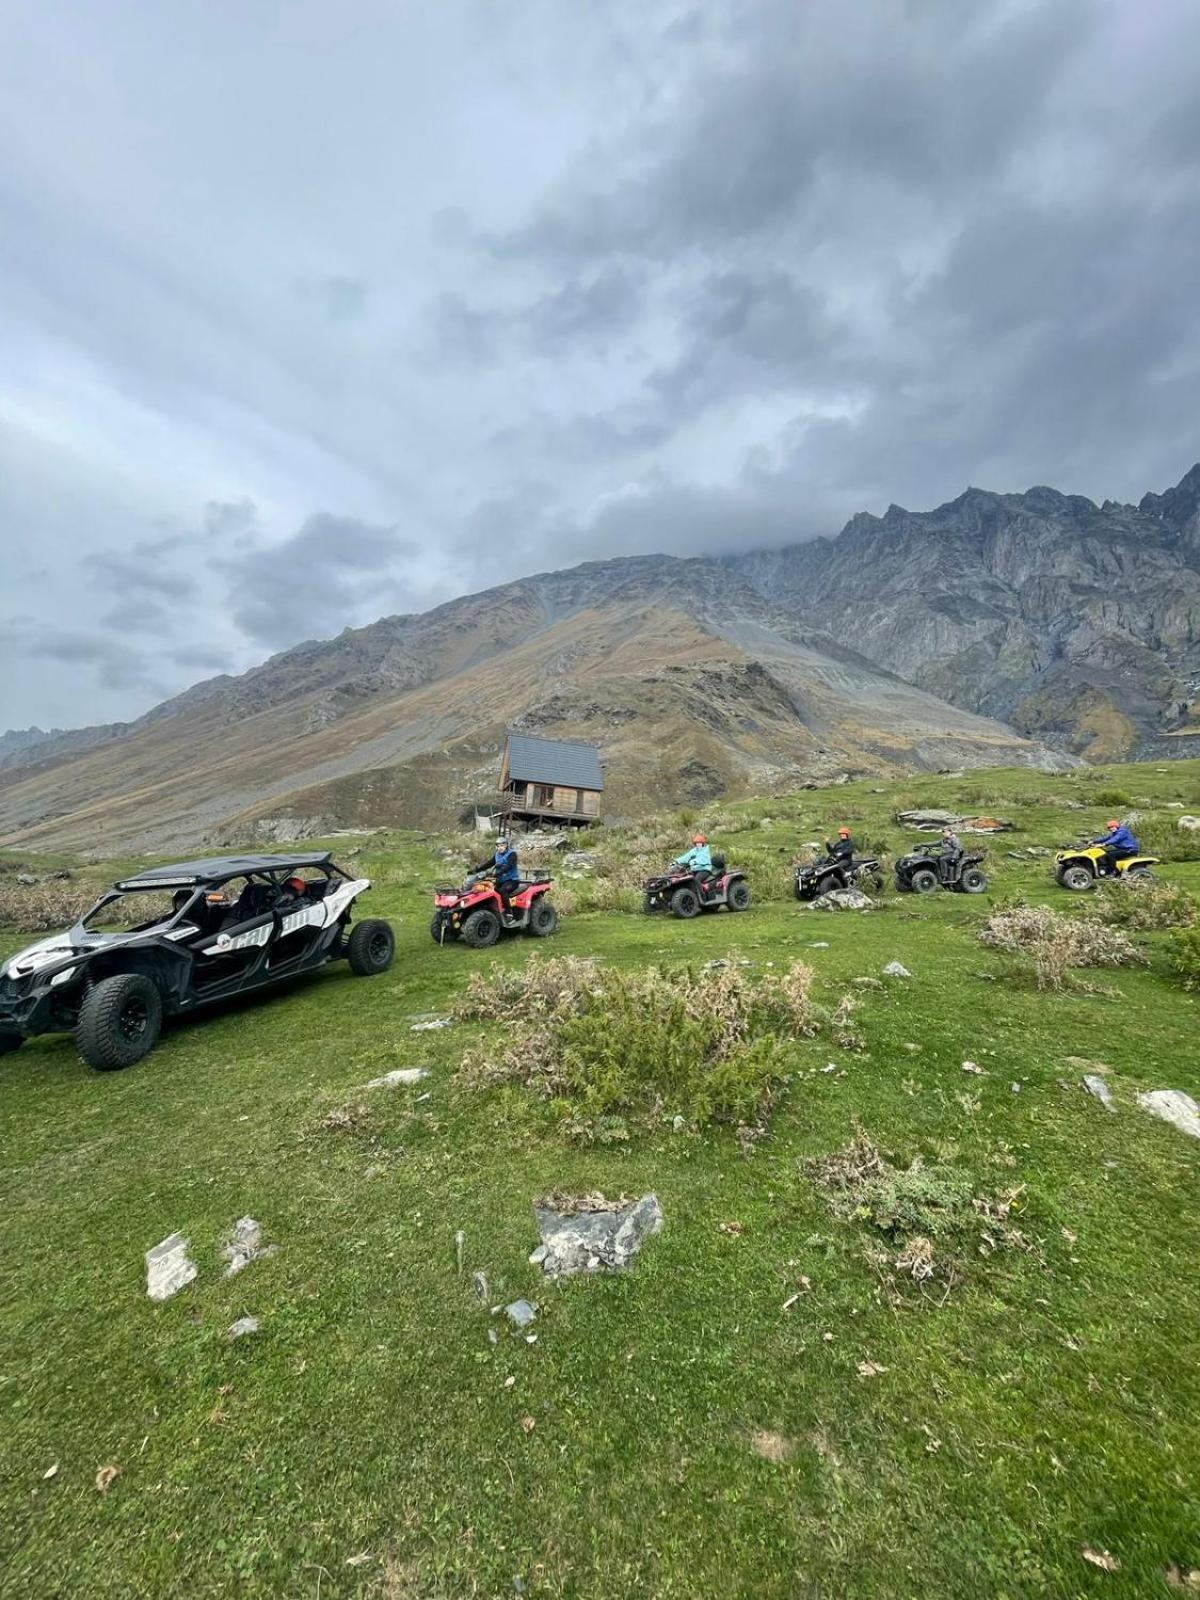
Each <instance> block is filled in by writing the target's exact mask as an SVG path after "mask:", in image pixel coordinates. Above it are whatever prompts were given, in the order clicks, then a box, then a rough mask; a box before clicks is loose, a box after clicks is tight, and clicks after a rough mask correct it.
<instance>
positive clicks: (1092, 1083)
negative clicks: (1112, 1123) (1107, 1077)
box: [1083, 1072, 1117, 1112]
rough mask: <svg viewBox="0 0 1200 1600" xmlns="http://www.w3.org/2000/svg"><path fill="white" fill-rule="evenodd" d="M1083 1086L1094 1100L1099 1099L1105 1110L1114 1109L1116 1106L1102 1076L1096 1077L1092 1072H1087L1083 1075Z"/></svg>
mask: <svg viewBox="0 0 1200 1600" xmlns="http://www.w3.org/2000/svg"><path fill="white" fill-rule="evenodd" d="M1083 1087H1084V1088H1085V1089H1086V1090H1087V1092H1088V1094H1090V1095H1091V1096H1092V1098H1093V1099H1094V1100H1099V1102H1100V1104H1101V1105H1102V1106H1103V1107H1104V1109H1105V1110H1106V1111H1113V1112H1115V1111H1116V1109H1117V1108H1116V1106H1115V1105H1114V1104H1113V1097H1112V1092H1111V1090H1110V1089H1109V1087H1108V1085H1107V1084H1106V1083H1105V1081H1104V1079H1103V1078H1101V1077H1098V1076H1097V1075H1096V1073H1094V1072H1087V1073H1085V1074H1084V1076H1083Z"/></svg>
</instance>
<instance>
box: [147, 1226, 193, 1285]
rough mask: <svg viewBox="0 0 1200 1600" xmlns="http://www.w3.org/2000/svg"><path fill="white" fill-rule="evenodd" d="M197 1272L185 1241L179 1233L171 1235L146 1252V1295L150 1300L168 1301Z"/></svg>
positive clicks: (189, 1281)
mask: <svg viewBox="0 0 1200 1600" xmlns="http://www.w3.org/2000/svg"><path fill="white" fill-rule="evenodd" d="M198 1271H199V1268H198V1267H197V1266H196V1263H195V1262H194V1261H193V1260H192V1259H191V1257H190V1256H189V1255H188V1242H187V1240H186V1239H185V1238H184V1237H183V1235H182V1234H181V1233H173V1234H171V1235H170V1237H169V1238H166V1239H164V1240H163V1241H162V1243H161V1244H156V1245H155V1246H154V1249H153V1250H147V1251H146V1293H147V1294H148V1295H149V1296H150V1298H151V1300H169V1299H170V1298H171V1296H172V1295H173V1294H178V1293H179V1291H180V1289H182V1288H183V1286H184V1284H186V1283H191V1281H192V1279H193V1278H194V1277H195V1276H196V1273H197V1272H198Z"/></svg>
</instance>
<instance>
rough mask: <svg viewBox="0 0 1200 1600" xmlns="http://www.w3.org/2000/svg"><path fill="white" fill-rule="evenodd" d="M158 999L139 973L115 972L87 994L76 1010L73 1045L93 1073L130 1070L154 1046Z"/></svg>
mask: <svg viewBox="0 0 1200 1600" xmlns="http://www.w3.org/2000/svg"><path fill="white" fill-rule="evenodd" d="M161 1030H162V995H161V994H160V993H159V989H158V985H157V984H156V983H155V982H153V980H152V979H150V978H147V977H146V975H145V973H142V972H119V973H117V974H116V975H115V976H114V977H112V978H102V979H101V980H100V982H99V983H97V984H95V985H94V986H93V987H92V988H91V989H89V990H88V992H87V994H86V995H85V996H84V999H83V1004H82V1005H81V1006H80V1008H79V1021H78V1022H77V1023H76V1025H75V1043H76V1045H77V1046H78V1049H79V1054H80V1055H81V1056H82V1057H83V1059H84V1060H85V1061H86V1062H87V1064H88V1066H89V1067H94V1068H95V1069H96V1071H97V1072H116V1071H118V1070H119V1069H120V1068H121V1067H131V1066H132V1065H133V1063H134V1062H135V1061H140V1060H141V1059H142V1057H143V1056H145V1055H149V1053H150V1051H151V1050H153V1049H154V1046H155V1045H156V1044H157V1043H158V1036H159V1033H160V1032H161Z"/></svg>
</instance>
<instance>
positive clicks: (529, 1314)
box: [504, 1300, 537, 1328]
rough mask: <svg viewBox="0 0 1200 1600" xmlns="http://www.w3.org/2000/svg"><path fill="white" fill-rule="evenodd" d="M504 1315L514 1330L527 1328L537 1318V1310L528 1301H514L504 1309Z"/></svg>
mask: <svg viewBox="0 0 1200 1600" xmlns="http://www.w3.org/2000/svg"><path fill="white" fill-rule="evenodd" d="M504 1315H505V1316H506V1317H507V1318H508V1320H509V1321H510V1322H511V1323H512V1325H513V1327H514V1328H527V1327H528V1326H529V1324H530V1323H531V1322H533V1321H534V1320H535V1319H536V1317H537V1310H536V1308H535V1307H534V1306H531V1305H530V1304H529V1301H528V1300H514V1301H512V1302H511V1304H509V1305H506V1306H505V1308H504Z"/></svg>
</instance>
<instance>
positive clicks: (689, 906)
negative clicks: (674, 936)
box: [671, 889, 700, 920]
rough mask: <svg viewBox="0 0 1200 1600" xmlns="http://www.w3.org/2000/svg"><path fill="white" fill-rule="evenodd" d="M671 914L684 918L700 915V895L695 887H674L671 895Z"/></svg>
mask: <svg viewBox="0 0 1200 1600" xmlns="http://www.w3.org/2000/svg"><path fill="white" fill-rule="evenodd" d="M671 915H672V916H673V917H683V918H684V919H685V920H687V919H688V918H690V917H698V916H699V915H700V896H699V895H698V894H697V893H696V891H695V889H676V891H675V893H674V894H673V895H672V896H671Z"/></svg>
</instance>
